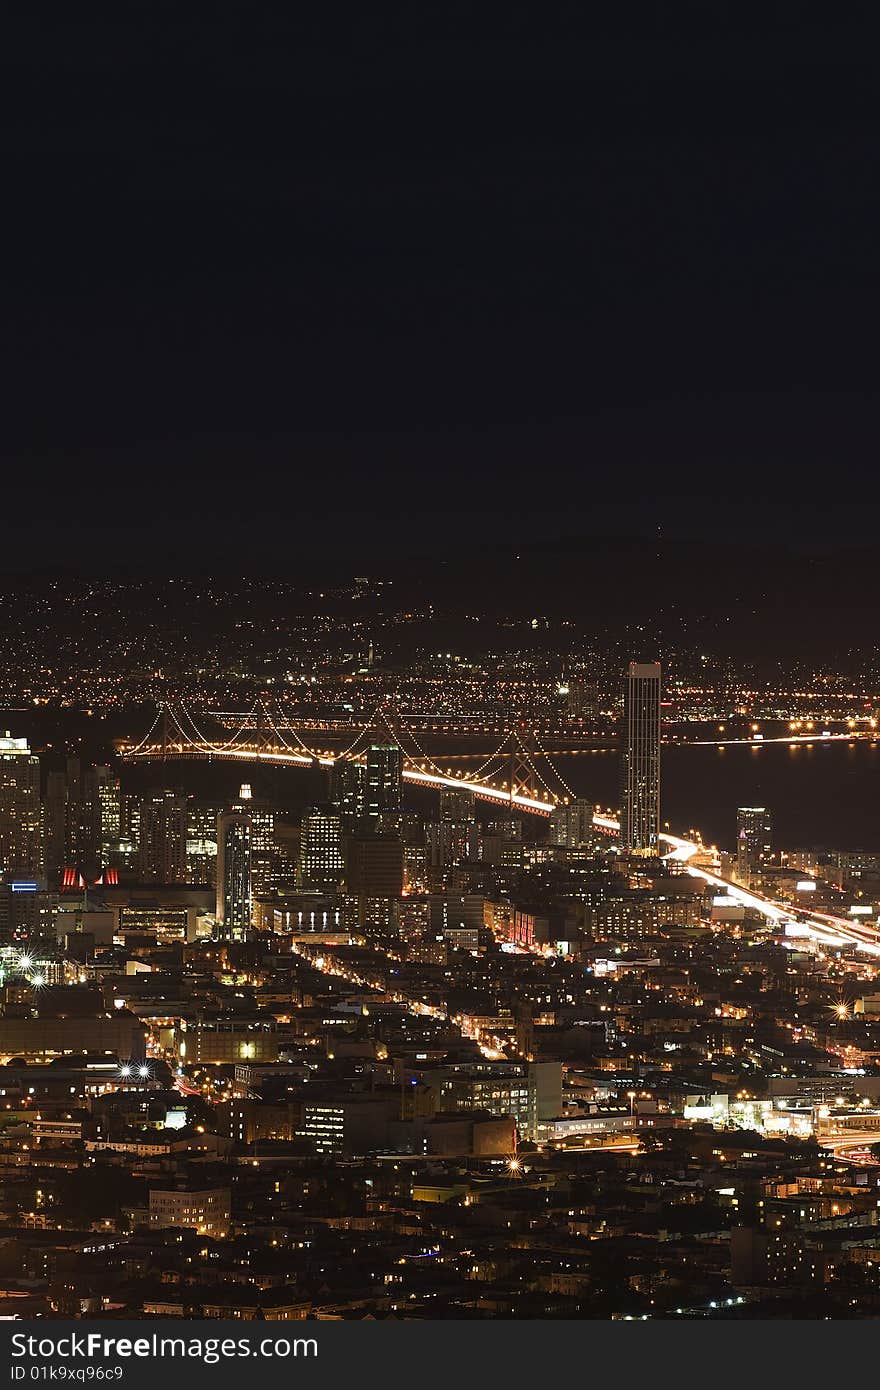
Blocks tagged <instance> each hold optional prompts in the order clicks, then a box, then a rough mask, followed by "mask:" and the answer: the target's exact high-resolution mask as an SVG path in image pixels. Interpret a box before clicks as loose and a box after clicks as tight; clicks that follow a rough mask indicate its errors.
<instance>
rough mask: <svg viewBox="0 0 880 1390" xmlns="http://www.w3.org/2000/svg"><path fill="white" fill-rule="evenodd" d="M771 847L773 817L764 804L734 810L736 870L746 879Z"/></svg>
mask: <svg viewBox="0 0 880 1390" xmlns="http://www.w3.org/2000/svg"><path fill="white" fill-rule="evenodd" d="M772 848H773V818H772V816H771V814H770V812H769V811H768V810H767V808H766V806H738V807H737V810H736V872H737V875H738V877H739V878H741V879H743V880H744V881H748V879H749V877H750V876H751V875H752V874H753V873H756V872H757V871H758V869H760V867H761V865H762V864H763V863H764V861H765V860H766V859H768V858H769V856H770V853H771V851H772Z"/></svg>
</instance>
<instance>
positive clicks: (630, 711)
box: [620, 661, 660, 854]
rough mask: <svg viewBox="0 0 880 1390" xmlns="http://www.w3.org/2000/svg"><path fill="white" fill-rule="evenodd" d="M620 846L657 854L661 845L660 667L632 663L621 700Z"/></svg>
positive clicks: (639, 851)
mask: <svg viewBox="0 0 880 1390" xmlns="http://www.w3.org/2000/svg"><path fill="white" fill-rule="evenodd" d="M621 773H622V777H621V792H620V845H621V848H622V849H623V850H626V851H629V852H631V853H635V854H657V853H658V850H659V843H660V839H659V836H660V663H659V662H656V661H650V662H642V661H631V662H630V663H629V669H628V671H627V676H626V683H625V686H624V696H623V758H622V767H621Z"/></svg>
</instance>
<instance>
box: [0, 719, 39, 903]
mask: <svg viewBox="0 0 880 1390" xmlns="http://www.w3.org/2000/svg"><path fill="white" fill-rule="evenodd" d="M43 863H44V861H43V813H42V807H41V805H40V760H39V758H38V757H37V755H36V754H35V753H32V752H31V750H30V748H29V747H28V741H27V739H26V738H13V737H12V735H11V734H10V733H9V732H8V731H7V732H6V734H4V735H3V736H2V737H0V878H7V879H9V878H13V877H24V878H28V879H36V878H41V877H42V875H43Z"/></svg>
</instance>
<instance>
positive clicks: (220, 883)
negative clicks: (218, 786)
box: [217, 801, 253, 940]
mask: <svg viewBox="0 0 880 1390" xmlns="http://www.w3.org/2000/svg"><path fill="white" fill-rule="evenodd" d="M252 909H253V892H252V885H251V818H250V813H249V811H248V810H247V804H246V803H245V802H241V801H239V802H238V803H237V804H236V805H235V806H233V807H232V809H231V810H229V811H221V813H220V815H219V816H218V817H217V921H218V922H219V923H220V928H221V935H222V936H224V937H226V938H227V939H228V940H242V939H243V938H244V937H245V936H246V935H247V932H248V929H249V928H250V925H251V916H252Z"/></svg>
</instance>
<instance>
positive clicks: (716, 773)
mask: <svg viewBox="0 0 880 1390" xmlns="http://www.w3.org/2000/svg"><path fill="white" fill-rule="evenodd" d="M471 761H472V760H471V759H469V758H464V757H462V758H456V759H455V760H454V762H455V769H456V772H458V771H459V770H461V772H462V775H464V771H465V769H466V768H467V767H468V765H469V764H470V763H471ZM478 761H479V760H478V759H474V760H473V762H475V763H476V762H478ZM553 761H554V763H555V765H556V766H557V767H558V768H559V770H560V772H561V773H562V776H563V777H564V778H565V780H566V782H568V784H569V785H570V786H571V788H572V790H573V791H575V792H577V793H579V794H580V795H582V796H588V797H590V798H592V799H593V800H595V801H597V802H598V803H599V804H600V805H608V806H611V805H616V802H617V797H618V755H617V751H616V750H615V749H608V750H605V749H603V750H590V751H585V752H582V753H559V754H554V756H553ZM662 778H663V817H664V820H665V821H667V822H668V823H669V826H670V828H671V829H672V830H673V831H674V832H675V833H685V832H686V831H688V830H689V829H691V828H692V827H694V828H697V829H699V830H700V832H701V834H702V835H703V837H704V839H705V840H706V841H707V842H713V843H716V844H718V845H719V846H720V847H721V848H730V847H732V845H733V842H734V833H735V821H736V808H737V806H767V807H768V808H770V810H771V811H772V812H773V816H774V831H775V836H776V841H777V844H778V845H779V846H780V847H781V848H784V849H794V848H801V847H806V846H809V847H813V846H815V847H820V846H828V847H832V848H835V849H867V850H875V851H877V852H880V814H878V789H880V746H878V745H877V744H876V743H867V742H864V741H861V742H857V743H856V742H854V743H824V744H823V743H822V742H821V741H817V742H816V743H813V744H797V745H794V746H789V745H788V744H766V745H763V746H762V745H760V744H728V745H724V746H720V747H704V746H696V745H682V744H669V745H666V746H665V747H664V749H663V755H662Z"/></svg>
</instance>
